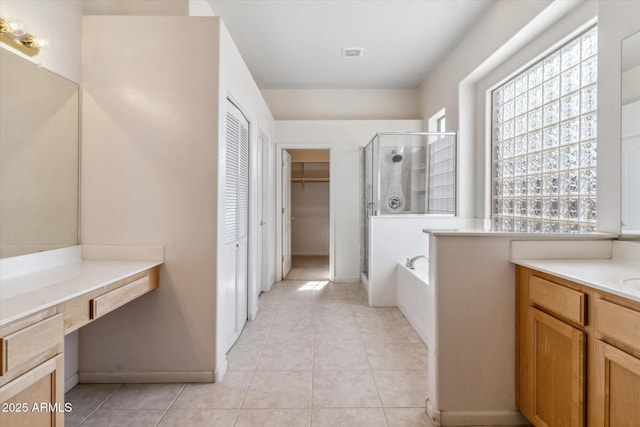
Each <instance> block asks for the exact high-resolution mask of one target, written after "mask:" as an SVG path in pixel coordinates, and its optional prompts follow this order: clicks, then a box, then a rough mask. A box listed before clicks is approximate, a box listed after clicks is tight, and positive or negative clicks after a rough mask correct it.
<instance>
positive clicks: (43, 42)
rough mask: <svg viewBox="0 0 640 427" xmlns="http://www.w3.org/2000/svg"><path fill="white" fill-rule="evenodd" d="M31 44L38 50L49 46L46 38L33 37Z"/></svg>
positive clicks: (49, 42)
mask: <svg viewBox="0 0 640 427" xmlns="http://www.w3.org/2000/svg"><path fill="white" fill-rule="evenodd" d="M33 44H34V45H35V46H36V47H37V48H38V49H46V48H48V47H49V46H51V40H49V38H48V37H34V39H33Z"/></svg>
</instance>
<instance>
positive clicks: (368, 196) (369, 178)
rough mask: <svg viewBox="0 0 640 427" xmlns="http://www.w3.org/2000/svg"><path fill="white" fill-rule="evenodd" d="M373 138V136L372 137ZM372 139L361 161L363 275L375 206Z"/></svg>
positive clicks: (367, 266) (367, 270)
mask: <svg viewBox="0 0 640 427" xmlns="http://www.w3.org/2000/svg"><path fill="white" fill-rule="evenodd" d="M374 140H375V138H374ZM374 140H372V141H371V142H369V144H368V145H367V146H366V147H365V149H364V161H363V165H364V167H363V173H364V177H363V180H362V183H363V194H364V203H363V208H364V209H363V223H364V230H363V231H364V232H363V235H364V236H363V237H364V242H363V244H364V259H363V266H362V271H363V273H364V274H365V275H367V276H368V275H369V218H371V216H373V215H375V210H376V206H375V203H374V182H375V180H374V179H373V175H374V174H373V164H374V163H373V152H374V149H373V146H374Z"/></svg>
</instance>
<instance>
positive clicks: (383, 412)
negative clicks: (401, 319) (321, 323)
mask: <svg viewBox="0 0 640 427" xmlns="http://www.w3.org/2000/svg"><path fill="white" fill-rule="evenodd" d="M367 304H368V303H367ZM369 308H373V307H369ZM352 313H353V309H352ZM354 317H355V314H354ZM356 327H357V328H358V336H359V337H360V342H361V343H362V349H363V350H364V356H365V358H366V359H367V366H369V373H370V374H371V379H373V384H374V385H375V387H376V393H377V394H378V402H380V409H381V410H382V416H383V417H384V422H385V424H386V425H387V427H389V420H388V419H387V413H386V412H385V411H384V405H383V404H382V397H381V396H380V389H379V388H378V382H377V381H376V376H375V375H373V369H372V368H371V361H369V355H368V354H367V349H366V347H365V344H364V340H363V339H362V332H361V331H360V327H359V326H358V322H357V321H356Z"/></svg>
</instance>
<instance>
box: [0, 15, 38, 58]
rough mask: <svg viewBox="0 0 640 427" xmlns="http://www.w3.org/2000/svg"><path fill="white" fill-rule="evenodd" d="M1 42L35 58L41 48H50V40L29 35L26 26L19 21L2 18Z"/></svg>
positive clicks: (0, 24) (0, 27) (0, 23)
mask: <svg viewBox="0 0 640 427" xmlns="http://www.w3.org/2000/svg"><path fill="white" fill-rule="evenodd" d="M0 42H2V43H6V44H8V45H9V46H11V47H13V48H15V49H18V50H19V51H20V52H22V53H24V54H26V55H29V56H35V55H37V54H38V52H40V48H42V47H46V46H49V40H48V39H45V38H38V37H35V36H33V35H31V34H29V33H27V30H26V27H25V25H24V24H23V23H22V22H21V21H18V20H7V19H3V18H0Z"/></svg>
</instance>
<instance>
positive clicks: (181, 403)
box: [65, 281, 431, 427]
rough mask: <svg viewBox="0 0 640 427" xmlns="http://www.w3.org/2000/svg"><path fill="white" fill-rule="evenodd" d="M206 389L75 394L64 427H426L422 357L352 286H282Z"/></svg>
mask: <svg viewBox="0 0 640 427" xmlns="http://www.w3.org/2000/svg"><path fill="white" fill-rule="evenodd" d="M228 359H229V371H228V372H227V374H226V375H225V376H224V378H223V380H222V381H221V382H219V383H215V384H124V385H121V384H81V385H78V386H77V387H75V388H74V389H73V390H71V391H70V392H69V393H67V396H66V398H67V401H68V402H71V404H72V405H73V411H72V412H70V413H68V414H67V416H66V419H65V421H66V425H67V426H69V427H72V426H78V425H82V426H111V425H113V426H128V427H134V426H181V427H187V426H278V427H289V426H292V427H295V426H309V425H313V426H345V427H348V426H367V427H369V426H391V427H395V426H431V424H430V423H429V421H428V419H427V417H426V416H425V414H424V399H425V394H426V388H427V385H426V379H427V351H426V347H425V345H424V344H423V343H422V341H421V340H420V338H419V337H418V335H417V334H416V333H415V331H414V330H413V328H412V327H411V326H410V325H409V323H408V322H407V320H406V319H405V318H404V316H403V315H402V313H400V311H399V310H397V309H395V308H370V307H369V306H368V305H367V302H366V293H365V291H364V290H363V289H362V286H361V285H360V284H359V283H329V282H326V281H309V282H304V281H297V282H293V281H285V282H280V283H277V284H275V285H274V287H273V289H272V291H271V292H269V293H266V294H262V295H261V296H260V314H259V315H258V318H257V319H256V320H255V321H250V322H247V325H246V327H245V329H244V331H243V333H242V335H241V337H240V339H239V340H238V342H237V343H236V344H235V345H234V347H233V348H232V349H231V350H230V352H229V354H228Z"/></svg>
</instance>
